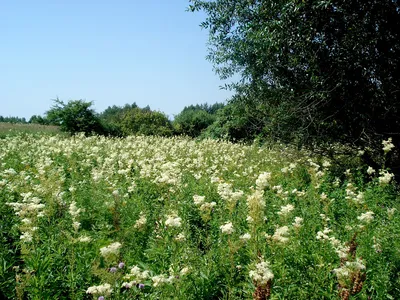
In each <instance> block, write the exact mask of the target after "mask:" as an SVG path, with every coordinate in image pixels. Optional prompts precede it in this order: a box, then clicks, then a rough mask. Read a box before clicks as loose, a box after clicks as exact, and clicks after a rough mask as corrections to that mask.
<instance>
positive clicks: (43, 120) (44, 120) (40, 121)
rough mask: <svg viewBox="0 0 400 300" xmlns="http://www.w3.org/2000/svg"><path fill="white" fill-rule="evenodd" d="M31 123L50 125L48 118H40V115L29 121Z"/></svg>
mask: <svg viewBox="0 0 400 300" xmlns="http://www.w3.org/2000/svg"><path fill="white" fill-rule="evenodd" d="M29 123H31V124H39V125H49V121H48V120H47V118H45V117H42V116H38V115H33V116H32V117H31V118H30V119H29Z"/></svg>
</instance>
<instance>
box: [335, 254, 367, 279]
mask: <svg viewBox="0 0 400 300" xmlns="http://www.w3.org/2000/svg"><path fill="white" fill-rule="evenodd" d="M365 269H366V267H365V264H364V262H363V261H362V259H361V258H357V259H356V260H355V261H346V263H345V264H344V265H343V266H341V267H340V268H337V269H334V270H333V272H334V273H335V274H336V277H337V278H338V281H339V283H345V282H347V281H348V280H349V279H351V278H352V277H353V276H354V275H355V274H356V273H359V272H360V271H362V270H365Z"/></svg>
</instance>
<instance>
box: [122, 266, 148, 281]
mask: <svg viewBox="0 0 400 300" xmlns="http://www.w3.org/2000/svg"><path fill="white" fill-rule="evenodd" d="M149 277H150V272H149V271H148V270H144V271H141V270H140V268H139V267H138V266H133V267H132V268H131V271H130V273H129V274H126V275H125V276H124V278H125V279H131V278H134V279H136V280H138V281H141V280H146V279H147V278H149Z"/></svg>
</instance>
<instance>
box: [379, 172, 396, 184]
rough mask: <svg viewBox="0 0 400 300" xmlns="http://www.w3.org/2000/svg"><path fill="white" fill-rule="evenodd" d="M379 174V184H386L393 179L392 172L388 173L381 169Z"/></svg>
mask: <svg viewBox="0 0 400 300" xmlns="http://www.w3.org/2000/svg"><path fill="white" fill-rule="evenodd" d="M379 174H380V175H381V176H379V177H378V181H379V183H380V184H381V185H385V184H388V183H389V182H390V181H391V180H392V179H393V177H394V174H392V173H389V172H388V171H386V170H381V171H379Z"/></svg>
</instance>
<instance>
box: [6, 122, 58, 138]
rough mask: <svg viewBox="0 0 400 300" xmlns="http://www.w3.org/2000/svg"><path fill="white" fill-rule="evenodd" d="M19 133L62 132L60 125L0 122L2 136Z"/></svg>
mask: <svg viewBox="0 0 400 300" xmlns="http://www.w3.org/2000/svg"><path fill="white" fill-rule="evenodd" d="M19 133H49V134H55V133H60V129H59V128H58V126H53V125H39V124H21V123H3V122H0V138H4V137H6V136H10V135H16V134H19Z"/></svg>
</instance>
